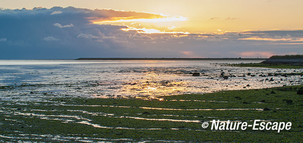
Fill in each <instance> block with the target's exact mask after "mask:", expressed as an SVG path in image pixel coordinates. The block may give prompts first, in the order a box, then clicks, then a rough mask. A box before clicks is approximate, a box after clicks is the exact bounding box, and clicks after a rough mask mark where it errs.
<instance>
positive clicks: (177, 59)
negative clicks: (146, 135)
mask: <svg viewBox="0 0 303 143" xmlns="http://www.w3.org/2000/svg"><path fill="white" fill-rule="evenodd" d="M76 60H267V58H78V59H76Z"/></svg>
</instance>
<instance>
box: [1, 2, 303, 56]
mask: <svg viewBox="0 0 303 143" xmlns="http://www.w3.org/2000/svg"><path fill="white" fill-rule="evenodd" d="M59 11H60V12H59ZM153 18H156V19H157V18H158V19H161V18H167V16H164V15H161V14H153V13H143V12H131V11H116V10H90V9H82V8H74V7H66V8H62V7H53V8H50V9H47V8H35V9H31V10H28V9H19V10H8V9H6V10H0V27H1V30H0V37H1V38H0V42H1V43H0V44H1V47H7V48H3V49H2V50H1V52H0V58H3V59H56V58H57V59H74V58H79V57H105V58H106V57H160V58H161V57H239V56H242V57H254V56H256V57H268V56H270V55H272V54H283V53H285V52H287V53H291V52H293V53H298V54H302V53H303V48H302V44H301V43H303V42H302V40H303V39H302V38H303V31H302V30H294V31H281V30H280V31H278V30H276V31H247V32H227V33H226V32H225V33H224V32H222V33H220V34H215V33H205V34H199V33H182V32H173V30H172V32H171V31H165V32H162V31H161V30H158V31H157V29H153V27H141V28H138V27H136V28H133V27H131V26H123V25H119V24H116V25H108V24H94V23H93V22H94V21H95V20H96V21H100V20H101V21H102V20H103V21H106V20H121V19H124V20H131V19H153ZM220 20H225V19H224V18H221V19H220ZM72 27H73V28H72ZM61 28H69V29H68V30H62V29H61ZM2 37H3V38H2ZM7 39H9V40H7ZM46 41H47V42H46ZM41 47H43V48H41ZM35 53H39V54H35Z"/></svg>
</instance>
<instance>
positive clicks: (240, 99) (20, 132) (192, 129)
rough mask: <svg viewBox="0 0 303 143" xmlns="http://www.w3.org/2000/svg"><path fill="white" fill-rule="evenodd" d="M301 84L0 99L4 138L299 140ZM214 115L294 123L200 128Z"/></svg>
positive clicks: (302, 137)
mask: <svg viewBox="0 0 303 143" xmlns="http://www.w3.org/2000/svg"><path fill="white" fill-rule="evenodd" d="M301 87H302V86H291V87H277V88H270V89H255V90H240V91H221V92H216V93H210V94H203V95H201V94H191V95H178V96H165V97H160V98H161V99H163V101H160V100H141V99H101V98H72V97H65V98H63V97H62V98H53V99H51V100H50V101H49V102H36V103H33V102H22V103H20V102H15V101H0V102H1V103H2V106H1V109H0V111H1V112H0V127H1V129H0V140H3V141H152V142H153V141H156V142H157V141H163V142H166V141H185V142H188V141H193V142H298V141H301V140H303V108H302V107H303V95H299V94H297V91H298V89H299V88H301ZM217 109H222V110H217ZM230 109H235V110H230ZM265 109H266V110H265ZM213 119H220V120H231V121H247V122H251V121H252V120H255V119H261V120H268V121H283V122H292V123H293V125H292V129H291V130H290V131H282V132H281V133H277V132H275V131H252V130H246V131H211V130H210V129H202V128H201V123H202V122H204V121H211V120H213Z"/></svg>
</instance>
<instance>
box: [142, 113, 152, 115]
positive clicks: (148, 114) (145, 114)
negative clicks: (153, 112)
mask: <svg viewBox="0 0 303 143" xmlns="http://www.w3.org/2000/svg"><path fill="white" fill-rule="evenodd" d="M142 115H150V113H149V112H143V113H142Z"/></svg>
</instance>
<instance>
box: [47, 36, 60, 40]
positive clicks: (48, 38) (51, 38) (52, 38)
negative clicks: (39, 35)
mask: <svg viewBox="0 0 303 143" xmlns="http://www.w3.org/2000/svg"><path fill="white" fill-rule="evenodd" d="M43 40H44V41H58V40H59V39H57V38H55V37H53V36H47V37H44V38H43Z"/></svg>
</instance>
